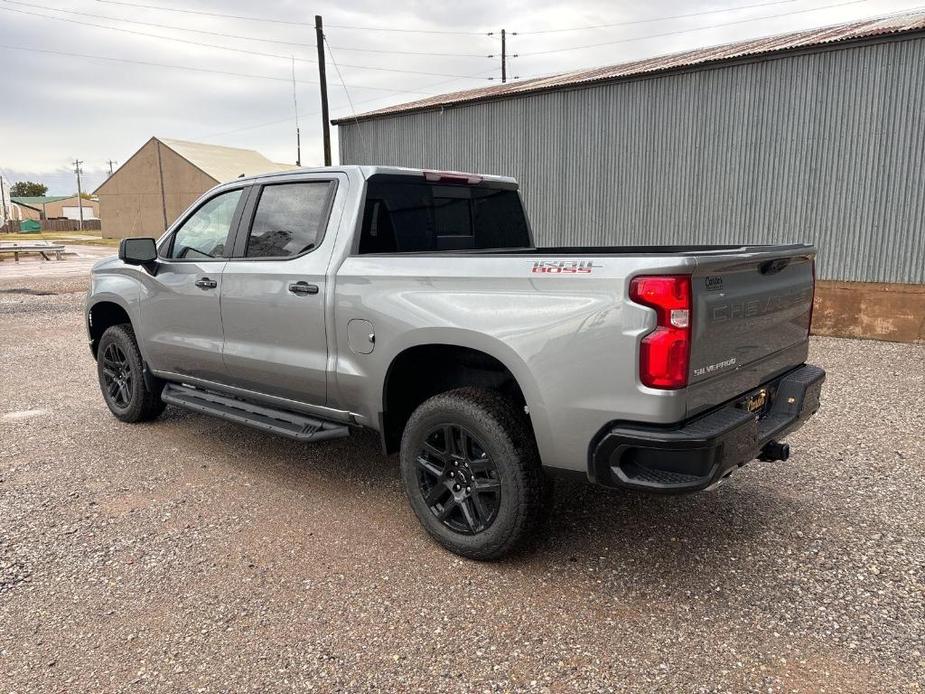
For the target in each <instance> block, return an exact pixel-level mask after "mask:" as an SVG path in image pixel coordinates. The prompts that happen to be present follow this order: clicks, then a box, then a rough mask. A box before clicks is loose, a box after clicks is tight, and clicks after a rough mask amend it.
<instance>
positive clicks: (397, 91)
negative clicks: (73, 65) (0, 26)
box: [0, 44, 427, 94]
mask: <svg viewBox="0 0 925 694" xmlns="http://www.w3.org/2000/svg"><path fill="white" fill-rule="evenodd" d="M0 48H6V49H9V50H11V51H28V52H30V53H48V54H50V55H63V56H67V57H70V58H87V59H89V60H105V61H109V62H114V63H129V64H132V65H145V66H148V67H164V68H171V69H174V70H189V71H191V72H205V73H210V74H213V75H227V76H229V77H248V78H251V79H258V80H271V81H274V82H287V83H290V82H292V78H291V77H272V76H270V75H254V74H248V73H244V72H231V71H229V70H213V69H210V68H204V67H192V66H191V65H171V64H169V63H154V62H150V61H146V60H130V59H129V58H113V57H110V56H103V55H88V54H86V53H69V52H66V51H55V50H51V49H49V48H30V47H26V46H10V45H8V44H0ZM297 82H298V83H299V84H318V83H317V82H311V81H308V80H297ZM338 86H339V85H338ZM350 86H351V87H352V88H353V89H370V90H374V91H380V92H391V93H393V94H427V92H421V91H417V90H414V89H391V88H386V87H369V86H360V85H356V84H354V85H350Z"/></svg>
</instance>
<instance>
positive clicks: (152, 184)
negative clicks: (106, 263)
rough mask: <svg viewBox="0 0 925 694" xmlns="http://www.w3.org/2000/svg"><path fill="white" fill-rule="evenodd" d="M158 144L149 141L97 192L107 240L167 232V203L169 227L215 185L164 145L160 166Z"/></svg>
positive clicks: (210, 179) (212, 180) (154, 235)
mask: <svg viewBox="0 0 925 694" xmlns="http://www.w3.org/2000/svg"><path fill="white" fill-rule="evenodd" d="M158 145H159V143H158V142H157V140H155V139H153V138H152V139H151V140H149V141H148V143H147V144H146V145H144V146H143V147H142V148H141V149H140V150H138V151H137V152H136V153H135V154H134V155H133V156H132V158H131V159H129V160H128V161H127V162H126V163H125V164H124V165H123V166H122V167H120V168H119V170H118V171H116V173H114V174H113V175H112V176H111V177H110V178H109V179H108V180H107V181H106V182H105V183H103V185H102V186H100V187H99V189H98V190H97V194H98V196H99V198H100V219H101V220H102V227H103V237H104V238H115V239H119V238H125V237H127V236H153V237H155V238H157V237H158V236H160V235H161V234H162V233H164V231H165V226H164V206H165V203H166V211H167V225H168V226H169V225H170V224H171V223H172V222H173V221H174V220H175V219H176V218H177V217H178V216H179V215H180V214H181V213H182V212H183V210H185V209H186V207H187V206H188V205H189V203H190V202H192V201H193V200H195V199H196V198H197V197H198V196H199V195H201V194H202V193H203V192H205V191H206V190H208V189H209V188H211V187H212V186H214V185H215V184H216V181H215V180H214V179H212V178H210V177H208V176H206V175H205V174H203V173H202V172H201V171H199V169H197V168H196V167H194V166H193V165H192V164H190V163H189V162H187V161H186V160H185V159H182V158H181V157H179V156H177V155H176V154H175V153H174V152H172V151H171V150H170V149H168V148H167V147H164V146H163V145H161V146H160V151H161V162H160V165H159V164H158V152H157V150H158ZM161 167H163V172H164V196H163V197H162V196H161V183H160V170H161Z"/></svg>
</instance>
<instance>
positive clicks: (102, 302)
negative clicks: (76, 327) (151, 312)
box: [87, 296, 134, 359]
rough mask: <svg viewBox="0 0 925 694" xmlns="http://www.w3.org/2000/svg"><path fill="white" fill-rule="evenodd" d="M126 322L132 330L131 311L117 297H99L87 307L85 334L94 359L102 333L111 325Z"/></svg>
mask: <svg viewBox="0 0 925 694" xmlns="http://www.w3.org/2000/svg"><path fill="white" fill-rule="evenodd" d="M121 323H128V324H129V325H131V326H132V329H133V330H134V323H133V322H132V317H131V313H130V312H129V310H128V307H127V306H126V305H125V304H124V302H122V301H121V300H120V299H119V298H117V297H111V296H106V297H100V298H98V299H95V300H94V302H93V303H92V304H91V305H90V306H88V308H87V335H88V337H89V341H90V351H91V352H92V353H93V358H94V359H96V356H97V351H98V349H99V344H100V338H101V337H102V336H103V333H104V332H106V330H107V329H108V328H110V327H112V326H113V325H119V324H121Z"/></svg>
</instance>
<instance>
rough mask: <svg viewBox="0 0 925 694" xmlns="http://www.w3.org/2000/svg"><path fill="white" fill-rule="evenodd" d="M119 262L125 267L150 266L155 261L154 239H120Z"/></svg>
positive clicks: (155, 245) (155, 248)
mask: <svg viewBox="0 0 925 694" xmlns="http://www.w3.org/2000/svg"><path fill="white" fill-rule="evenodd" d="M119 260H121V261H122V262H123V263H125V264H126V265H144V266H150V265H151V264H153V263H154V261H156V260H157V243H156V242H155V240H154V239H148V238H142V239H122V241H120V242H119Z"/></svg>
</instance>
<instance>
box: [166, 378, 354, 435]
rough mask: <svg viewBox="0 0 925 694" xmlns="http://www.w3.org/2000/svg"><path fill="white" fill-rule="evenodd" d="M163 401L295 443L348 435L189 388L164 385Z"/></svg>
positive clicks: (330, 425) (337, 427)
mask: <svg viewBox="0 0 925 694" xmlns="http://www.w3.org/2000/svg"><path fill="white" fill-rule="evenodd" d="M161 399H162V400H163V401H164V402H167V403H170V404H171V405H176V406H178V407H185V408H186V409H188V410H193V411H195V412H202V413H203V414H210V415H214V416H215V417H221V418H222V419H227V420H228V421H230V422H237V423H238V424H246V425H247V426H250V427H254V428H255V429H261V430H263V431H269V432H272V433H274V434H280V435H282V436H286V437H288V438H290V439H295V440H296V441H324V440H326V439H339V438H343V437H344V436H349V435H350V430H349V429H348V428H347V427H346V426H345V425H343V424H339V423H337V422H329V421H326V420H323V419H315V418H314V417H308V416H306V415H303V414H297V413H295V412H289V411H288V410H277V409H275V408H272V407H264V406H262V405H255V404H253V403H251V402H246V401H244V400H238V399H237V398H231V397H228V396H227V395H219V394H218V393H213V392H211V391H207V390H199V389H197V388H192V387H190V386H183V385H179V384H176V383H168V384H167V385H165V386H164V390H163V392H162V393H161Z"/></svg>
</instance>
